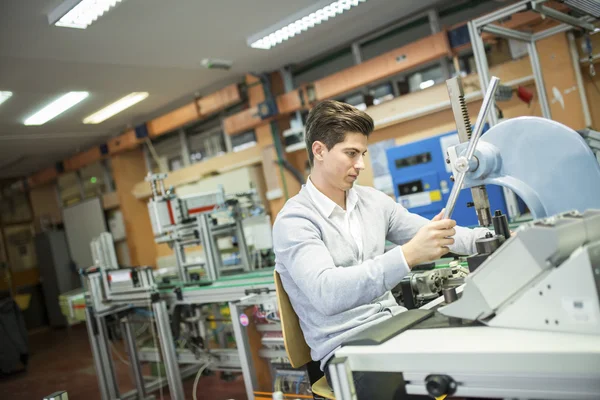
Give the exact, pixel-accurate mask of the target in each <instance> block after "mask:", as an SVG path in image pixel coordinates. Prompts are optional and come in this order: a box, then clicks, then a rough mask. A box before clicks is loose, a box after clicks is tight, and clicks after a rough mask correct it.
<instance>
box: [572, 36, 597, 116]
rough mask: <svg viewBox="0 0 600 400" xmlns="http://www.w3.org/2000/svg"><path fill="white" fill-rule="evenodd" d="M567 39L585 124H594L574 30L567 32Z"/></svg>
mask: <svg viewBox="0 0 600 400" xmlns="http://www.w3.org/2000/svg"><path fill="white" fill-rule="evenodd" d="M567 39H568V40H569V52H570V53H571V62H572V63H573V69H574V70H575V80H576V81H577V90H579V98H580V99H581V110H582V111H583V119H584V121H585V126H586V127H590V126H592V116H591V115H590V106H589V104H588V100H587V96H586V94H585V88H584V87H583V78H582V77H581V65H580V64H579V54H577V46H576V44H575V37H574V36H573V33H572V32H569V33H567Z"/></svg>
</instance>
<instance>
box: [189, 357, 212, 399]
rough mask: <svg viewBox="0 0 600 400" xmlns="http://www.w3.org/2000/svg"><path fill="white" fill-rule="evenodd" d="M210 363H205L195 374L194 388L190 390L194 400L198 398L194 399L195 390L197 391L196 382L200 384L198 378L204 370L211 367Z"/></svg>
mask: <svg viewBox="0 0 600 400" xmlns="http://www.w3.org/2000/svg"><path fill="white" fill-rule="evenodd" d="M211 364H212V362H210V361H209V362H207V363H206V364H204V365H203V366H202V367H201V368H200V369H199V370H198V373H197V374H196V379H194V388H193V389H192V390H193V392H192V395H193V397H194V400H198V398H197V397H196V390H197V389H198V382H200V376H202V373H203V372H204V370H205V369H206V368H208V366H209V365H211Z"/></svg>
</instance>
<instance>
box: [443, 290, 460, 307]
mask: <svg viewBox="0 0 600 400" xmlns="http://www.w3.org/2000/svg"><path fill="white" fill-rule="evenodd" d="M442 294H443V295H444V302H445V303H446V304H450V303H453V302H455V301H456V300H458V294H457V293H456V288H453V287H451V288H444V289H442Z"/></svg>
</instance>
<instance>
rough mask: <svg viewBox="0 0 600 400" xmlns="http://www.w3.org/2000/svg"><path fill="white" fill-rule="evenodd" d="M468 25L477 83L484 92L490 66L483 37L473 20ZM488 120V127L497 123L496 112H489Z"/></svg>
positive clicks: (486, 87) (486, 86)
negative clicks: (477, 78) (477, 77)
mask: <svg viewBox="0 0 600 400" xmlns="http://www.w3.org/2000/svg"><path fill="white" fill-rule="evenodd" d="M468 27H469V36H470V38H471V44H472V48H473V56H474V58H475V66H476V67H477V74H478V76H479V84H480V86H481V91H482V93H485V92H486V91H487V89H488V82H489V81H490V70H489V68H490V67H489V65H488V62H487V58H486V55H485V48H484V46H483V39H482V38H481V35H480V34H479V31H478V29H477V27H476V25H475V23H474V22H473V21H471V22H469V23H468ZM488 122H489V124H490V127H492V126H494V125H496V124H497V123H498V118H497V116H496V113H491V114H490V115H489V118H488Z"/></svg>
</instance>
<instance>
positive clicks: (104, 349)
mask: <svg viewBox="0 0 600 400" xmlns="http://www.w3.org/2000/svg"><path fill="white" fill-rule="evenodd" d="M96 323H97V324H98V348H99V353H100V359H101V360H102V367H103V369H104V376H105V378H106V387H107V388H108V395H109V397H110V398H111V399H118V398H119V386H118V385H117V377H116V375H115V369H114V365H113V361H112V357H111V355H110V348H109V347H108V346H109V342H108V330H107V329H106V321H105V319H104V317H100V316H96Z"/></svg>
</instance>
